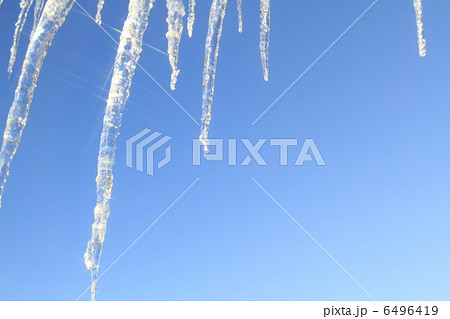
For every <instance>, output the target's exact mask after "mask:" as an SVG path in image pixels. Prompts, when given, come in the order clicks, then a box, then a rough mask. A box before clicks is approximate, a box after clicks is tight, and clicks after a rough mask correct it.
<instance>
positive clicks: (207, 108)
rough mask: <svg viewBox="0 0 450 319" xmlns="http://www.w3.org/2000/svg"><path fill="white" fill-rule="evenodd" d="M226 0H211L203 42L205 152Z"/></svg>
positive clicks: (203, 138)
mask: <svg viewBox="0 0 450 319" xmlns="http://www.w3.org/2000/svg"><path fill="white" fill-rule="evenodd" d="M226 7H227V0H213V2H212V4H211V10H210V13H209V24H208V34H207V36H206V43H205V62H204V67H203V84H202V85H203V95H202V125H201V134H200V141H201V142H202V143H203V150H204V152H205V153H208V151H209V141H208V135H209V124H210V122H211V106H212V102H213V98H214V82H215V79H216V68H217V58H218V57H219V42H220V37H221V35H222V29H223V20H224V18H225V9H226Z"/></svg>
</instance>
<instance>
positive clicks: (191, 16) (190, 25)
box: [187, 0, 195, 38]
mask: <svg viewBox="0 0 450 319" xmlns="http://www.w3.org/2000/svg"><path fill="white" fill-rule="evenodd" d="M194 21H195V0H189V16H188V22H187V28H188V35H189V38H191V37H192V31H193V30H194Z"/></svg>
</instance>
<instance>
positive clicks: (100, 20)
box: [95, 0, 105, 25]
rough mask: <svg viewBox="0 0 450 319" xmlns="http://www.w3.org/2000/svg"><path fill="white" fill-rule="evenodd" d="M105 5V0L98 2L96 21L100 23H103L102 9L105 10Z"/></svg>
mask: <svg viewBox="0 0 450 319" xmlns="http://www.w3.org/2000/svg"><path fill="white" fill-rule="evenodd" d="M104 5H105V0H98V3H97V14H96V16H95V22H96V23H97V24H98V25H101V24H102V10H103V6H104Z"/></svg>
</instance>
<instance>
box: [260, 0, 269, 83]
mask: <svg viewBox="0 0 450 319" xmlns="http://www.w3.org/2000/svg"><path fill="white" fill-rule="evenodd" d="M269 36H270V0H261V7H260V21H259V52H260V53H261V64H262V68H263V75H264V80H265V81H269Z"/></svg>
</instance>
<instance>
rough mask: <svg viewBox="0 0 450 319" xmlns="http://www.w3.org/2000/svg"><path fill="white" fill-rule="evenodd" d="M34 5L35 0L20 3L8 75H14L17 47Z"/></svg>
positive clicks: (25, 0) (23, 0)
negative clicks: (29, 12)
mask: <svg viewBox="0 0 450 319" xmlns="http://www.w3.org/2000/svg"><path fill="white" fill-rule="evenodd" d="M32 5H33V0H21V1H20V14H19V18H18V19H17V22H16V30H15V31H14V39H13V44H12V46H11V56H10V58H9V64H8V73H9V74H11V73H12V69H13V66H14V62H16V55H17V47H18V46H19V41H20V34H21V33H22V30H23V27H24V25H25V22H26V21H27V16H28V11H30V8H31V6H32Z"/></svg>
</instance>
